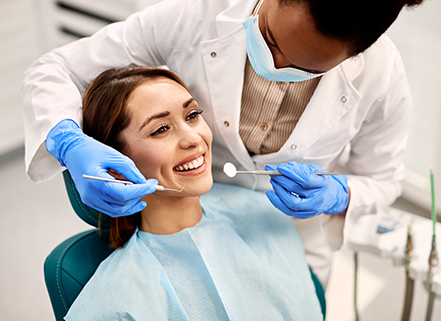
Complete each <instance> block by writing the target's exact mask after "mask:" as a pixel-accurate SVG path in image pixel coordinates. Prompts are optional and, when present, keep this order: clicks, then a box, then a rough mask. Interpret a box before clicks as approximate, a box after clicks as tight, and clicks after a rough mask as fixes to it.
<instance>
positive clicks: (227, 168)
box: [224, 163, 237, 177]
mask: <svg viewBox="0 0 441 321" xmlns="http://www.w3.org/2000/svg"><path fill="white" fill-rule="evenodd" d="M236 172H237V170H236V166H234V164H232V163H225V164H224V173H225V174H226V175H227V176H228V177H234V176H236Z"/></svg>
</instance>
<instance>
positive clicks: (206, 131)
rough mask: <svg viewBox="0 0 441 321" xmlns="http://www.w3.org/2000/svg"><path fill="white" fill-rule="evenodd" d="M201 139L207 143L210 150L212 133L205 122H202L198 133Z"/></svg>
mask: <svg viewBox="0 0 441 321" xmlns="http://www.w3.org/2000/svg"><path fill="white" fill-rule="evenodd" d="M200 135H201V137H202V139H203V140H204V141H205V142H206V143H207V145H208V147H209V149H210V150H211V143H212V142H213V133H212V132H211V129H210V127H208V125H207V123H205V122H204V126H203V127H202V130H201V133H200Z"/></svg>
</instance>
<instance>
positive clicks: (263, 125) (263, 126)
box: [260, 123, 268, 130]
mask: <svg viewBox="0 0 441 321" xmlns="http://www.w3.org/2000/svg"><path fill="white" fill-rule="evenodd" d="M260 129H262V130H267V129H268V124H267V123H263V124H261V125H260Z"/></svg>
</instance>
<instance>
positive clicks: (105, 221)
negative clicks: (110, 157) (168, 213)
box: [44, 170, 326, 321]
mask: <svg viewBox="0 0 441 321" xmlns="http://www.w3.org/2000/svg"><path fill="white" fill-rule="evenodd" d="M63 177H64V183H65V186H66V190H67V194H68V196H69V200H70V203H71V205H72V207H73V209H74V211H75V213H76V214H77V215H78V216H79V217H80V218H81V219H82V220H83V221H85V222H86V223H88V224H90V225H91V226H93V227H95V228H94V229H91V230H88V231H85V232H82V233H79V234H77V235H74V236H72V237H70V238H68V239H67V240H65V241H64V242H62V243H61V244H60V245H58V246H57V247H56V248H55V249H54V250H53V251H52V252H51V253H50V254H49V256H48V257H47V258H46V261H45V262H44V279H45V283H46V288H47V290H48V293H49V297H50V300H51V303H52V309H53V310H54V314H55V319H56V320H57V321H62V320H63V317H64V316H65V315H66V314H67V311H68V310H69V308H70V306H71V304H72V303H73V302H74V301H75V299H76V297H77V296H78V294H79V293H80V292H81V290H82V289H83V287H84V285H85V284H86V283H87V281H88V280H89V279H90V278H91V277H92V275H93V274H94V273H95V270H96V269H97V268H98V265H99V264H100V263H101V262H102V261H103V260H104V259H105V258H106V257H108V256H109V255H110V254H111V253H112V251H113V249H111V248H110V247H109V245H108V240H109V229H110V218H109V217H108V216H107V215H102V218H101V235H99V234H98V229H97V227H98V219H99V212H98V211H96V210H94V209H93V208H91V207H89V206H87V205H85V204H84V203H83V202H82V201H81V198H80V195H79V193H78V191H77V189H76V188H75V184H74V182H73V180H72V177H71V176H70V174H69V172H68V171H67V170H65V171H64V172H63ZM311 277H312V280H313V281H314V285H315V289H316V293H317V296H318V299H319V301H320V306H321V309H322V313H323V316H326V302H325V292H324V289H323V287H322V285H321V284H320V282H319V280H318V279H317V277H316V276H315V274H314V273H313V272H312V271H311Z"/></svg>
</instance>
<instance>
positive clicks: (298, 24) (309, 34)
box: [258, 0, 349, 73]
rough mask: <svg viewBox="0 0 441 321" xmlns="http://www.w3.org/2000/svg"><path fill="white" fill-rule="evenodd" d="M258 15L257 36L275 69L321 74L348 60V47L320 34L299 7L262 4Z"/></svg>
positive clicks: (270, 0)
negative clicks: (271, 59) (267, 48)
mask: <svg viewBox="0 0 441 321" xmlns="http://www.w3.org/2000/svg"><path fill="white" fill-rule="evenodd" d="M258 14H259V28H260V32H261V33H262V36H263V38H264V39H265V41H266V43H267V45H268V47H269V49H270V50H271V53H272V55H273V59H274V65H275V67H276V68H284V67H294V68H297V69H301V70H304V71H309V72H312V73H323V72H326V71H329V70H331V69H332V68H334V67H335V66H337V65H339V64H340V63H342V62H343V61H344V60H346V59H347V58H349V54H348V51H349V46H348V45H347V44H346V43H344V42H342V41H339V40H336V39H333V38H330V37H326V36H324V35H323V34H321V33H319V32H318V31H317V30H316V28H315V23H314V21H313V18H312V16H311V14H310V13H309V10H308V8H307V7H306V6H305V5H304V4H302V3H297V2H292V3H286V4H280V1H279V0H264V2H263V3H262V6H261V8H260V10H259V12H258Z"/></svg>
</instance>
